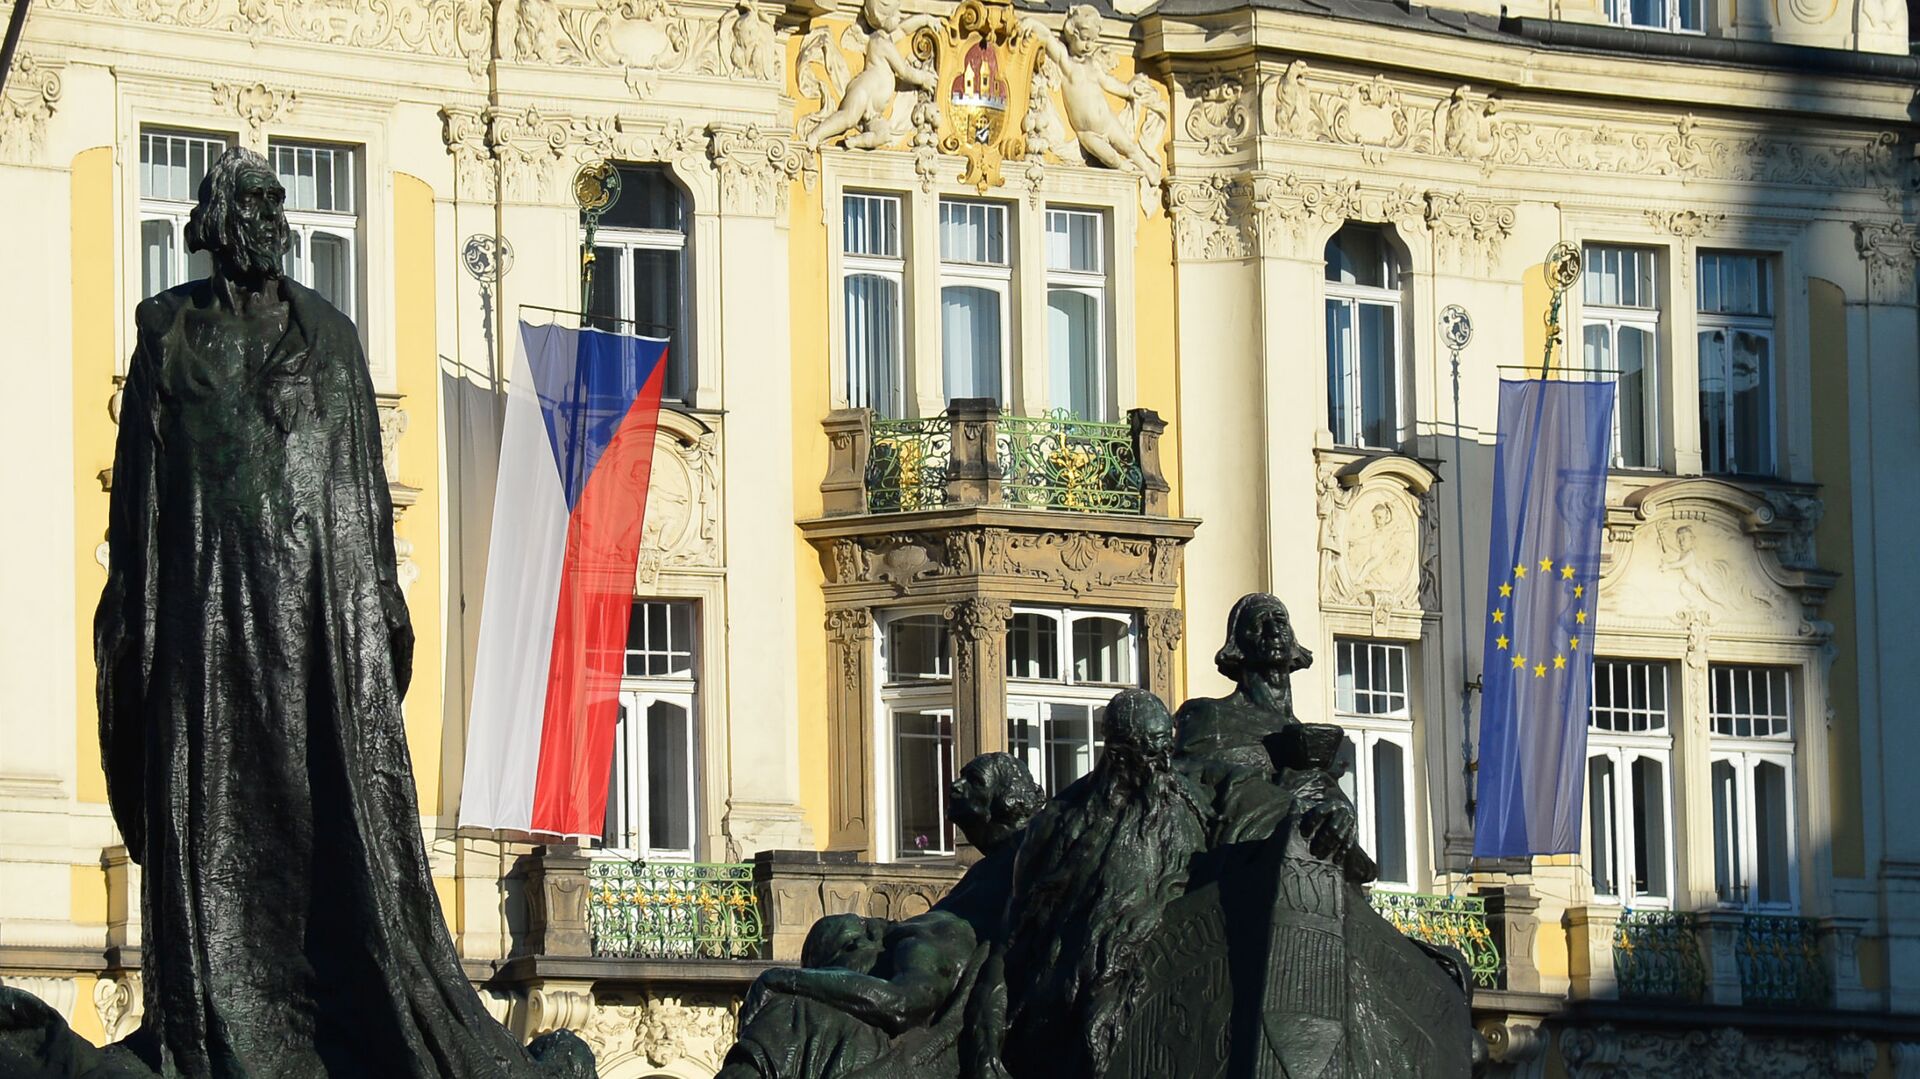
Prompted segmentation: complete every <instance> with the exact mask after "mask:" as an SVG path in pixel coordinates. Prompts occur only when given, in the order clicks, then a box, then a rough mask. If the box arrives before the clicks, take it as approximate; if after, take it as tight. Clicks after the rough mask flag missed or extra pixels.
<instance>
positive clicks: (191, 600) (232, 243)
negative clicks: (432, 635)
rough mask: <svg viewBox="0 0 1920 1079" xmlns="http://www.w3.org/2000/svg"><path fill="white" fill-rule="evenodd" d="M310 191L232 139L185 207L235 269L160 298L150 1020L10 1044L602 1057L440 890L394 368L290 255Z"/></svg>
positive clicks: (103, 661) (110, 782)
mask: <svg viewBox="0 0 1920 1079" xmlns="http://www.w3.org/2000/svg"><path fill="white" fill-rule="evenodd" d="M284 199H285V192H284V191H283V189H282V187H281V184H280V182H279V180H278V179H277V178H276V177H275V175H274V172H273V169H272V168H271V167H270V166H269V165H268V163H267V161H266V159H265V158H263V157H261V156H260V155H258V154H256V153H253V152H252V151H249V150H244V149H233V150H229V151H227V152H226V153H225V154H224V155H223V156H222V157H221V158H220V159H219V160H218V161H217V162H216V163H215V164H214V165H213V167H212V168H211V169H210V170H209V171H208V173H207V175H206V178H205V180H204V181H203V182H202V184H201V186H200V199H199V204H198V205H197V206H196V207H195V208H194V211H193V215H192V218H191V221H190V223H189V224H188V227H187V243H188V246H189V248H190V249H192V250H196V251H198V250H204V251H207V252H209V253H210V254H211V255H212V261H213V274H212V276H211V277H210V278H208V279H205V280H200V281H194V282H191V283H189V284H185V285H181V286H179V287H177V288H173V289H169V290H167V291H165V292H162V293H159V294H158V295H155V296H153V297H150V298H148V299H147V300H145V301H143V302H142V303H141V304H140V306H139V308H138V310H137V311H136V312H135V316H134V321H135V324H136V326H137V327H138V343H137V345H136V347H135V350H134V353H133V358H132V360H131V362H130V363H129V365H128V370H127V380H126V386H125V396H124V399H123V404H122V407H121V414H120V432H119V445H118V448H117V451H116V453H115V456H114V465H113V491H112V503H111V516H110V521H109V527H108V544H109V548H110V551H111V570H110V572H109V574H108V578H107V586H106V590H105V593H104V594H103V595H102V596H101V598H100V606H99V610H98V614H97V616H96V619H95V650H96V659H97V663H98V670H99V708H100V737H101V748H102V753H103V757H104V764H105V768H106V775H107V793H108V796H109V800H110V801H111V804H112V810H113V817H114V820H115V822H116V823H117V824H118V825H119V828H120V833H121V835H122V837H123V838H124V840H125V842H126V845H127V849H128V851H129V853H130V854H131V855H132V857H133V858H134V860H136V861H137V862H139V863H140V864H141V866H142V867H143V868H144V873H143V875H142V888H143V894H142V904H141V906H142V910H143V912H144V915H145V924H144V950H143V960H144V963H143V981H144V992H145V1008H146V1010H145V1016H144V1021H143V1025H142V1027H141V1029H140V1031H139V1032H138V1033H137V1034H136V1035H134V1036H133V1038H131V1039H129V1042H130V1044H129V1045H128V1046H124V1047H118V1048H117V1049H116V1051H114V1052H112V1053H110V1054H106V1055H104V1056H102V1055H101V1054H94V1056H95V1057H99V1058H100V1059H99V1060H95V1061H94V1062H93V1063H92V1064H90V1065H89V1064H88V1060H90V1059H92V1058H89V1057H88V1054H87V1053H86V1052H85V1051H82V1050H80V1049H77V1048H75V1047H73V1046H72V1045H70V1044H68V1045H66V1046H64V1047H62V1049H61V1051H64V1052H65V1054H66V1057H67V1058H68V1063H67V1064H61V1063H59V1062H58V1061H55V1060H52V1058H54V1057H57V1056H59V1052H56V1051H53V1050H43V1051H42V1052H40V1053H39V1057H40V1059H39V1061H38V1063H37V1064H33V1063H29V1064H28V1065H25V1066H22V1067H21V1068H19V1069H16V1070H11V1071H8V1072H7V1073H8V1074H10V1075H12V1074H22V1073H23V1072H24V1074H28V1075H35V1074H63V1075H64V1074H73V1073H74V1069H75V1067H80V1065H87V1066H90V1067H93V1068H95V1069H96V1070H95V1071H94V1072H92V1073H91V1074H121V1073H125V1072H130V1071H131V1070H132V1069H133V1068H134V1067H135V1063H134V1061H133V1060H132V1059H130V1058H132V1057H137V1058H138V1059H139V1063H140V1064H142V1065H144V1068H146V1069H150V1070H151V1071H157V1072H159V1073H160V1074H163V1075H167V1076H196V1077H198V1076H247V1075H253V1076H274V1077H276V1079H302V1077H317V1076H348V1075H352V1076H367V1075H380V1076H420V1077H425V1076H460V1077H476V1076H498V1077H509V1076H529V1077H531V1076H535V1075H551V1074H567V1075H576V1076H582V1075H591V1074H592V1070H593V1065H592V1055H591V1053H590V1052H588V1051H587V1049H586V1047H585V1045H584V1043H581V1042H579V1041H578V1039H576V1038H573V1037H572V1036H571V1035H563V1036H562V1037H560V1038H558V1039H555V1040H553V1041H550V1042H548V1043H546V1044H545V1045H544V1046H543V1047H542V1051H546V1050H556V1049H557V1050H558V1051H557V1052H553V1053H551V1054H550V1059H549V1061H548V1064H547V1065H542V1064H540V1063H536V1061H535V1060H534V1059H533V1058H532V1057H531V1056H530V1055H529V1053H528V1051H527V1050H525V1049H523V1048H522V1047H521V1046H520V1045H519V1044H518V1042H517V1041H516V1040H515V1038H514V1037H513V1036H512V1035H511V1034H509V1033H508V1032H507V1030H506V1029H505V1028H503V1027H502V1026H501V1025H500V1024H499V1023H498V1022H496V1021H495V1020H494V1019H493V1018H492V1017H491V1016H489V1015H488V1014H487V1012H486V1010H485V1009H484V1008H483V1007H482V1005H481V1003H480V999H479V997H478V995H477V994H476V993H475V992H474V989H473V987H472V985H471V984H470V983H469V982H468V981H467V978H466V975H465V973H464V972H463V971H462V970H461V967H460V962H459V959H458V958H457V956H456V955H455V952H454V949H453V944H452V940H451V938H450V937H449V935H448V933H447V927H446V924H445V922H444V921H443V919H442V916H441V912H440V904H439V900H438V898H437V896H436V895H435V892H434V887H433V880H432V877H431V876H430V873H429V869H428V864H427V854H426V848H425V844H424V841H423V839H422V836H421V831H420V812H419V808H418V805H417V803H416V801H415V795H414V787H413V778H412V777H413V768H412V765H411V762H410V761H409V759H408V753H407V742H406V734H405V730H404V728H403V726H402V719H401V711H400V701H401V696H402V694H403V693H405V691H406V688H407V678H408V674H409V671H410V669H411V664H412V648H413V635H412V631H411V629H410V626H409V622H408V616H407V609H406V605H405V601H404V599H403V598H402V595H401V591H400V587H399V583H398V580H397V576H396V567H395V560H394V541H393V511H392V507H391V504H390V502H389V494H388V487H387V477H386V474H385V471H384V468H383V466H382V461H381V453H380V432H379V421H378V417H377V412H376V406H375V402H374V395H373V386H372V383H371V381H370V379H369V377H368V372H367V363H366V358H365V356H364V355H363V354H362V352H361V348H360V336H359V334H358V332H357V331H356V330H355V328H354V325H353V323H352V322H351V321H349V320H348V319H347V317H346V316H345V315H343V314H341V313H340V311H338V310H337V309H335V308H334V307H333V305H332V304H330V303H328V302H327V301H326V300H325V299H323V298H321V297H320V296H319V295H318V294H316V293H314V292H313V291H311V290H309V289H307V288H304V287H302V286H301V285H299V284H298V283H296V282H294V281H291V280H288V279H287V278H286V277H284V276H282V274H281V272H280V265H281V256H282V254H283V253H284V252H285V251H286V249H287V244H288V228H287V221H286V217H285V216H284V214H283V212H282V203H283V201H284ZM16 1004H18V1002H17V1001H0V1065H7V1064H11V1063H13V1062H12V1061H9V1060H8V1058H7V1056H6V1052H7V1051H8V1047H9V1045H11V1046H12V1047H13V1048H14V1049H15V1050H17V1049H19V1047H20V1046H21V1045H22V1044H23V1042H22V1041H21V1040H20V1039H18V1038H14V1039H9V1038H8V1037H7V1036H6V1034H7V1032H6V1030H5V1027H6V1026H7V1025H8V1023H10V1022H11V1023H13V1024H16V1026H15V1033H18V1024H20V1023H22V1022H29V1023H31V1022H35V1021H36V1020H34V1019H33V1018H32V1017H31V1016H23V1015H22V1012H21V1009H19V1008H16V1007H12V1005H16ZM43 1027H45V1025H44V1024H43ZM43 1033H46V1034H47V1044H48V1045H49V1046H52V1045H54V1044H55V1043H58V1042H60V1037H59V1036H58V1035H60V1034H61V1032H59V1031H57V1030H53V1029H52V1028H50V1027H47V1028H45V1030H43ZM69 1037H70V1035H69ZM83 1058H84V1059H83ZM74 1060H79V1064H78V1065H75V1064H73V1061H74ZM70 1065H71V1066H70ZM28 1069H34V1070H28ZM0 1070H6V1069H5V1068H0ZM151 1071H150V1072H149V1073H151ZM80 1072H81V1073H83V1074H84V1073H86V1071H85V1068H84V1067H81V1068H80Z"/></svg>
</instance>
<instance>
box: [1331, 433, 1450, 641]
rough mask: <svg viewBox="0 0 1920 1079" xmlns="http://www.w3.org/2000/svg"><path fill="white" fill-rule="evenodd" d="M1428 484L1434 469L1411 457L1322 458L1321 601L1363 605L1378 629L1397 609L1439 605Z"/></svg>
mask: <svg viewBox="0 0 1920 1079" xmlns="http://www.w3.org/2000/svg"><path fill="white" fill-rule="evenodd" d="M1432 487H1433V474H1432V473H1431V472H1428V471H1427V470H1426V468H1425V467H1424V466H1422V465H1420V464H1419V463H1418V462H1415V461H1413V460H1411V459H1409V458H1404V457H1377V458H1374V459H1372V460H1371V461H1366V462H1364V463H1362V462H1352V463H1348V462H1342V461H1337V460H1334V461H1326V462H1323V463H1322V464H1321V466H1320V479H1319V485H1318V490H1319V494H1318V498H1317V499H1316V504H1315V509H1316V512H1317V516H1318V518H1319V521H1320V541H1319V549H1320V603H1321V606H1322V607H1324V608H1334V609H1339V608H1344V609H1348V610H1354V609H1358V610H1363V611H1367V612H1369V613H1370V614H1371V615H1372V616H1373V619H1374V622H1375V625H1376V627H1377V628H1379V629H1382V630H1384V629H1386V628H1387V627H1388V626H1389V625H1390V623H1391V621H1392V620H1393V618H1394V616H1396V615H1398V616H1402V617H1405V616H1412V617H1414V618H1418V617H1419V616H1420V615H1421V614H1422V613H1423V612H1425V611H1432V610H1438V609H1439V596H1438V590H1439V589H1438V581H1437V576H1438V575H1437V564H1436V562H1435V560H1436V559H1437V558H1438V557H1439V547H1440V545H1439V542H1438V539H1439V537H1438V535H1437V534H1436V531H1435V529H1436V527H1437V520H1438V519H1437V518H1436V517H1435V515H1434V513H1433V507H1432V505H1431V498H1430V494H1429V492H1431V490H1432Z"/></svg>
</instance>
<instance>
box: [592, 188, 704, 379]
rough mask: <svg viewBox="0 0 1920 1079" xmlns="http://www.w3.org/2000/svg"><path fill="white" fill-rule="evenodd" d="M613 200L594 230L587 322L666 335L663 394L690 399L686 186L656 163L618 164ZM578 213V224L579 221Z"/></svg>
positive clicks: (690, 310) (691, 369) (690, 301)
mask: <svg viewBox="0 0 1920 1079" xmlns="http://www.w3.org/2000/svg"><path fill="white" fill-rule="evenodd" d="M619 169H620V200H619V201H618V202H615V203H614V204H613V205H612V206H610V207H608V208H607V212H606V213H605V214H604V215H603V216H602V217H601V218H600V226H599V229H598V231H597V232H595V234H594V238H593V298H592V300H591V302H589V304H588V305H587V309H588V313H589V315H590V316H591V317H589V318H588V319H587V320H586V322H587V324H588V325H590V326H596V327H598V328H600V329H603V330H623V331H626V332H631V333H637V334H640V335H642V336H644V337H666V338H668V339H669V340H670V342H671V343H670V344H669V345H668V346H667V376H666V387H665V389H664V392H663V393H662V396H663V397H664V398H665V399H666V400H668V401H678V402H681V403H683V404H689V405H691V404H693V403H694V400H693V394H694V388H695V386H697V385H698V379H696V378H695V377H694V372H695V371H696V370H697V368H696V367H695V366H694V354H693V274H692V272H691V270H692V267H691V266H690V265H689V261H688V260H689V256H690V255H691V251H690V250H689V248H690V246H691V245H690V244H689V243H688V242H687V232H688V225H689V223H690V221H691V219H692V217H693V215H692V213H690V212H689V208H688V206H687V197H686V194H685V193H684V192H683V191H681V189H680V185H679V184H677V183H675V182H674V180H673V178H672V177H671V176H669V175H668V174H667V170H666V168H665V167H664V166H661V165H621V166H619ZM585 225H586V223H585V221H584V220H582V222H581V227H582V228H583V229H584V228H585Z"/></svg>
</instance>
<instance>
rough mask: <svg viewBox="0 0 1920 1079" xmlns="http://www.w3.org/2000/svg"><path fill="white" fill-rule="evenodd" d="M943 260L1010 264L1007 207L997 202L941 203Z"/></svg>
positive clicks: (941, 256)
mask: <svg viewBox="0 0 1920 1079" xmlns="http://www.w3.org/2000/svg"><path fill="white" fill-rule="evenodd" d="M940 261H942V262H965V263H974V264H977V265H986V266H1005V265H1006V264H1007V208H1006V207H1005V206H1001V205H998V204H997V203H987V202H959V201H954V200H949V199H942V200H941V202H940Z"/></svg>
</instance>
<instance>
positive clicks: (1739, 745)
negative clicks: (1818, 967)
mask: <svg viewBox="0 0 1920 1079" xmlns="http://www.w3.org/2000/svg"><path fill="white" fill-rule="evenodd" d="M1722 672H1734V673H1744V674H1746V675H1748V676H1749V677H1751V676H1752V675H1753V674H1754V673H1757V672H1765V673H1772V672H1781V673H1784V674H1785V676H1786V677H1785V679H1784V685H1783V690H1784V702H1785V705H1786V713H1785V714H1786V731H1785V733H1782V734H1767V735H1752V734H1749V735H1739V734H1726V733H1722V724H1724V723H1732V722H1737V717H1736V715H1735V714H1734V713H1730V712H1725V711H1722V710H1721V709H1720V708H1719V707H1718V704H1719V702H1717V701H1714V700H1713V694H1714V692H1715V690H1714V687H1715V686H1717V685H1718V684H1719V680H1718V678H1717V677H1716V676H1717V675H1719V674H1720V673H1722ZM1708 673H1709V679H1710V684H1709V688H1708V702H1709V703H1708V724H1707V729H1708V731H1709V736H1708V767H1709V769H1711V767H1712V765H1714V764H1718V763H1723V762H1724V763H1726V764H1727V765H1729V766H1730V767H1731V768H1732V771H1733V783H1734V790H1733V792H1732V795H1733V805H1734V811H1735V814H1736V819H1734V820H1733V821H1730V822H1728V823H1729V824H1730V826H1731V827H1730V829H1729V833H1728V834H1727V835H1724V836H1723V835H1719V834H1717V832H1718V822H1716V823H1715V829H1716V835H1715V837H1714V839H1715V851H1716V853H1717V850H1718V844H1719V843H1720V842H1721V841H1723V840H1724V841H1725V842H1726V843H1727V848H1728V850H1729V851H1731V852H1732V853H1733V854H1734V855H1735V856H1736V857H1737V859H1738V862H1737V864H1736V865H1734V866H1733V867H1731V868H1732V869H1733V870H1734V872H1732V873H1731V874H1730V876H1731V878H1732V879H1731V891H1732V893H1733V894H1732V895H1730V896H1723V897H1722V898H1721V900H1720V902H1721V904H1722V905H1723V906H1728V907H1735V908H1738V909H1742V910H1747V911H1752V912H1755V913H1768V914H1778V913H1793V912H1795V911H1797V910H1798V909H1799V907H1800V843H1799V839H1800V837H1799V834H1798V831H1799V829H1798V826H1797V823H1796V821H1797V818H1796V814H1797V813H1798V811H1799V802H1800V792H1799V790H1798V787H1799V781H1798V773H1797V772H1796V771H1795V768H1794V750H1795V743H1794V734H1795V729H1794V728H1795V725H1796V722H1797V720H1798V718H1799V715H1800V708H1799V701H1798V699H1797V698H1796V697H1795V696H1794V694H1795V693H1796V691H1797V684H1798V682H1799V679H1798V678H1796V677H1795V675H1796V674H1797V671H1796V669H1795V668H1792V667H1782V666H1778V665H1767V664H1742V663H1726V664H1722V663H1715V664H1713V665H1712V666H1711V667H1709V669H1708ZM1746 715H1748V716H1750V715H1751V713H1748V714H1746ZM1762 764H1770V765H1774V766H1776V767H1778V768H1779V769H1780V771H1781V774H1782V775H1783V776H1785V778H1786V799H1787V804H1786V811H1785V813H1784V814H1783V815H1782V822H1783V826H1784V828H1785V829H1786V859H1787V864H1786V873H1785V876H1786V880H1787V899H1786V900H1784V901H1778V900H1776V901H1774V902H1770V903H1762V902H1761V901H1760V900H1759V899H1758V898H1756V896H1757V893H1758V891H1759V889H1758V887H1757V881H1758V879H1759V877H1758V872H1757V866H1758V864H1759V859H1760V830H1759V828H1758V826H1757V825H1758V816H1757V815H1756V814H1755V812H1754V808H1755V795H1754V773H1755V770H1756V769H1757V768H1758V767H1759V766H1760V765H1762ZM1709 775H1711V771H1709ZM1721 797H1722V792H1721V791H1720V789H1719V788H1718V786H1717V784H1710V790H1709V797H1708V812H1710V813H1711V812H1712V811H1713V810H1714V809H1715V808H1716V807H1717V806H1718V805H1719V803H1720V799H1721ZM1716 877H1717V873H1716Z"/></svg>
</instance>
